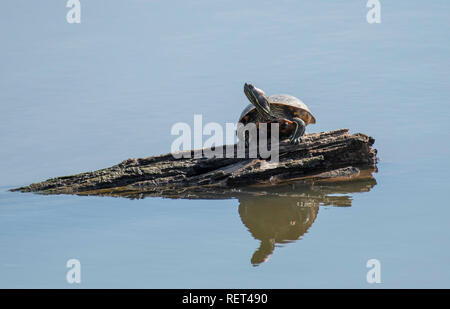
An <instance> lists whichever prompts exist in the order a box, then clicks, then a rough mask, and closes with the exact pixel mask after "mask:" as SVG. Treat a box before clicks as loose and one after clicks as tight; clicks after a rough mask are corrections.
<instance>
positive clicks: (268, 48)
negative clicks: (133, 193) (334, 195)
mask: <svg viewBox="0 0 450 309" xmlns="http://www.w3.org/2000/svg"><path fill="white" fill-rule="evenodd" d="M81 4H82V9H81V23H80V24H68V23H67V22H66V13H67V11H68V9H67V8H66V7H65V1H56V0H53V1H39V3H38V2H31V3H30V1H23V0H22V1H16V0H15V1H12V0H10V1H3V2H2V4H1V9H2V12H3V17H2V18H0V42H1V48H0V68H1V70H0V171H1V174H0V186H1V187H0V191H1V192H0V248H1V249H0V287H2V288H13V287H26V288H38V287H60V288H74V287H85V288H91V287H151V288H201V287H208V288H210V287H218V288H219V287H220V288H257V287H265V288H299V287H343V288H346V287H356V288H360V287H363V288H377V287H392V288H407V287H414V288H416V287H426V288H431V287H441V288H448V287H450V267H449V262H450V250H449V241H450V229H449V225H448V218H449V215H450V208H449V205H448V197H447V192H448V191H449V189H450V187H449V182H448V175H449V172H450V164H449V162H448V158H449V156H450V147H449V144H448V140H449V138H450V135H449V131H450V130H449V129H450V125H449V122H448V119H449V117H450V107H449V104H448V98H449V97H450V88H449V84H450V61H449V55H450V44H449V38H450V27H449V19H448V12H449V11H450V3H449V2H448V1H432V2H420V3H419V2H412V1H406V0H405V1H395V2H394V1H383V0H382V1H381V18H382V20H381V21H382V22H381V23H380V24H368V23H367V22H366V17H365V16H366V13H367V11H368V8H366V1H356V0H355V1H341V2H333V3H331V2H330V1H301V2H300V1H280V2H277V3H274V2H273V1H246V2H244V3H243V2H239V3H238V2H235V3H231V2H229V1H189V2H187V1H176V2H170V3H169V2H167V3H163V2H159V3H156V1H138V0H132V1H126V2H125V1H106V0H104V1H101V0H98V1H83V0H81ZM247 81H250V82H253V83H254V84H255V85H256V86H257V87H259V88H262V89H264V90H265V91H266V93H268V94H274V93H290V94H293V95H295V96H298V97H300V98H301V99H302V100H303V101H304V102H305V103H307V104H308V106H309V107H310V108H311V110H312V111H313V113H314V115H315V117H316V119H317V124H316V125H312V126H308V127H307V132H320V131H324V130H331V129H337V128H342V127H346V128H350V129H351V131H352V132H363V133H366V134H369V135H371V136H373V137H374V138H375V139H376V143H375V148H377V149H378V151H379V157H380V159H381V161H380V163H379V164H378V170H379V171H378V173H375V174H374V177H375V179H376V185H375V186H373V187H372V188H371V190H370V191H368V192H358V193H352V192H348V193H346V194H345V195H346V196H348V197H349V198H350V199H351V207H333V206H323V205H322V206H320V207H318V208H317V214H316V217H315V220H314V222H313V223H312V225H310V227H309V228H308V229H307V232H306V233H305V234H303V235H302V236H301V237H300V239H299V240H296V241H292V242H290V243H286V244H281V243H277V244H276V247H275V249H274V251H273V253H272V255H271V256H270V258H269V259H268V260H267V261H266V262H264V263H261V264H259V266H257V267H254V266H252V263H251V257H252V255H253V254H254V252H255V250H256V249H257V248H258V247H259V245H260V239H257V237H253V234H252V233H251V232H252V230H251V229H249V228H248V227H247V226H246V225H245V224H243V220H242V218H241V216H240V214H239V207H242V205H241V201H240V200H238V199H237V198H233V199H226V200H171V199H162V198H145V199H140V200H128V199H125V198H111V197H79V196H65V195H61V196H43V195H36V194H22V193H11V192H8V190H9V189H11V188H14V187H17V186H22V185H27V184H29V183H32V182H37V181H41V180H44V179H47V178H50V177H55V176H61V175H70V174H75V173H80V172H83V171H88V170H96V169H100V168H104V167H108V166H111V165H113V164H116V163H118V162H120V161H122V160H123V159H125V158H129V157H144V156H149V155H155V154H160V153H167V152H169V151H170V146H171V143H172V141H173V140H174V138H175V137H174V136H172V135H171V134H170V128H171V127H172V125H173V124H175V123H176V122H187V123H190V124H191V123H192V122H193V116H194V114H202V115H203V120H204V122H205V123H206V122H210V121H214V122H218V123H221V124H224V123H225V122H235V121H236V120H237V118H238V116H239V114H240V112H241V110H242V109H243V108H244V107H245V106H246V104H248V103H247V102H248V101H247V99H246V97H245V96H244V94H243V91H242V86H243V84H244V82H247ZM240 205H241V206H240ZM71 258H76V259H79V260H80V262H81V268H82V282H81V284H79V285H77V284H72V285H71V284H68V283H67V281H66V272H67V271H68V268H66V262H67V260H69V259H71ZM372 258H375V259H378V260H379V261H380V263H381V281H382V283H381V284H369V283H367V281H366V273H367V271H368V268H366V262H367V260H369V259H372Z"/></svg>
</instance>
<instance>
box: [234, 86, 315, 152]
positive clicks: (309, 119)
mask: <svg viewBox="0 0 450 309" xmlns="http://www.w3.org/2000/svg"><path fill="white" fill-rule="evenodd" d="M244 93H245V95H246V96H247V98H248V99H249V100H250V102H251V104H249V105H248V106H247V107H246V108H245V109H244V110H243V111H242V114H241V116H240V117H239V122H240V123H242V124H243V125H245V124H247V123H250V122H254V123H256V124H257V125H258V124H259V123H260V122H278V123H279V124H280V128H279V132H280V136H281V137H282V136H286V137H289V139H290V142H291V143H292V144H299V143H300V142H301V140H302V136H303V134H304V133H305V127H306V126H307V125H308V124H311V123H316V119H315V118H314V116H313V115H312V114H311V111H310V110H309V108H308V106H306V104H305V103H303V102H302V101H300V100H299V99H298V98H296V97H294V96H291V95H288V94H277V95H272V96H270V97H267V96H266V94H265V93H264V91H262V90H261V89H258V88H256V87H255V86H253V85H252V84H247V83H245V85H244Z"/></svg>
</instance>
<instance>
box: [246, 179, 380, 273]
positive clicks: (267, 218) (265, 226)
mask: <svg viewBox="0 0 450 309" xmlns="http://www.w3.org/2000/svg"><path fill="white" fill-rule="evenodd" d="M365 176H366V177H360V178H357V179H353V180H347V181H326V182H323V183H319V184H318V183H314V184H309V185H308V184H305V183H302V184H289V185H285V186H284V187H281V188H280V187H278V188H276V189H274V190H272V191H273V192H271V191H266V192H264V194H262V195H260V196H255V195H250V194H249V195H242V196H239V197H238V199H239V215H240V217H241V220H242V223H243V224H244V225H245V226H246V227H247V229H248V230H249V232H250V233H251V234H252V236H253V237H254V238H255V239H257V240H260V245H259V248H257V249H256V251H255V252H254V253H253V256H252V257H251V263H252V264H253V265H254V266H257V265H259V264H261V263H264V262H266V261H267V260H268V259H269V257H270V256H271V255H272V254H273V252H274V250H275V247H276V246H277V244H281V245H282V244H286V243H290V242H294V241H296V240H298V239H301V238H302V236H303V235H305V233H306V232H307V231H308V229H309V228H310V227H311V225H312V224H313V223H314V221H315V220H316V218H317V214H318V212H319V206H320V205H330V206H344V207H345V206H346V207H349V206H351V203H352V197H351V195H348V193H355V192H365V191H369V190H370V189H371V188H372V187H373V186H374V185H375V184H376V181H375V179H374V178H373V177H372V176H371V174H370V173H367V174H366V175H365ZM275 190H276V191H275ZM337 194H340V195H337Z"/></svg>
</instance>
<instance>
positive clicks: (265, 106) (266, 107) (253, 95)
mask: <svg viewBox="0 0 450 309" xmlns="http://www.w3.org/2000/svg"><path fill="white" fill-rule="evenodd" d="M244 93H245V95H246V96H247V98H248V99H249V101H250V102H251V103H252V104H253V105H254V106H255V107H256V110H257V111H258V112H259V113H260V114H261V115H262V116H264V117H266V118H269V119H271V118H273V115H272V112H271V111H270V103H269V100H268V99H267V96H266V94H265V93H264V91H262V90H261V89H258V88H256V87H255V86H253V85H252V84H249V83H245V84H244Z"/></svg>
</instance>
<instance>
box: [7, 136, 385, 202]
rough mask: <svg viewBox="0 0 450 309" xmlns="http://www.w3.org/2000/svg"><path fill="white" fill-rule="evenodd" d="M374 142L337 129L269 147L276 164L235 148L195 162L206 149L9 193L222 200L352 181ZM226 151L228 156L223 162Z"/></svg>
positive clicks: (372, 158)
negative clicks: (296, 185) (275, 151)
mask: <svg viewBox="0 0 450 309" xmlns="http://www.w3.org/2000/svg"><path fill="white" fill-rule="evenodd" d="M374 142H375V140H374V139H373V138H372V137H369V136H367V135H365V134H361V133H356V134H350V133H349V130H348V129H340V130H334V131H329V132H321V133H312V134H306V135H305V136H304V137H303V142H302V143H301V144H300V145H291V144H289V143H286V142H281V143H280V144H279V145H272V147H274V146H278V147H279V161H278V162H271V161H269V160H264V159H261V157H257V158H248V155H247V156H246V157H242V158H240V157H238V145H228V146H219V147H218V149H219V153H220V152H221V153H223V157H220V158H219V157H214V158H205V157H200V156H199V154H201V153H202V152H205V151H207V150H209V151H211V149H198V150H189V151H184V152H179V153H176V154H175V156H174V154H165V155H159V156H152V157H147V158H139V159H128V160H125V161H123V162H121V163H119V164H117V165H114V166H112V167H109V168H105V169H101V170H97V171H93V172H86V173H81V174H77V175H72V176H64V177H57V178H52V179H48V180H46V181H43V182H39V183H34V184H31V185H29V186H25V187H21V188H16V189H12V190H11V191H21V192H37V193H44V194H79V195H111V196H125V197H131V198H135V197H139V196H141V197H142V196H162V197H171V198H205V197H206V198H208V197H212V198H220V196H223V198H227V197H229V196H234V195H235V194H236V192H241V191H242V190H244V191H245V190H247V189H245V188H248V187H249V186H251V187H255V186H256V187H258V188H261V187H267V186H269V187H270V186H274V185H280V184H283V183H286V182H293V181H296V182H298V181H301V182H303V183H314V182H323V181H326V180H327V179H339V178H345V179H350V178H352V177H356V176H358V175H359V174H360V170H361V168H363V169H365V168H369V167H373V166H375V164H376V162H377V157H376V154H377V151H376V149H373V148H372V145H373V143H374ZM220 148H221V149H220ZM230 149H232V154H233V156H231V157H226V152H227V151H229V150H230ZM215 150H216V151H217V149H215ZM247 151H248V149H247ZM216 153H217V152H216ZM196 154H197V156H196ZM175 157H178V158H175ZM180 157H181V158H180ZM259 190H260V189H259ZM247 191H248V190H247ZM250 191H252V190H250ZM253 192H257V191H254V190H253Z"/></svg>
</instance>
